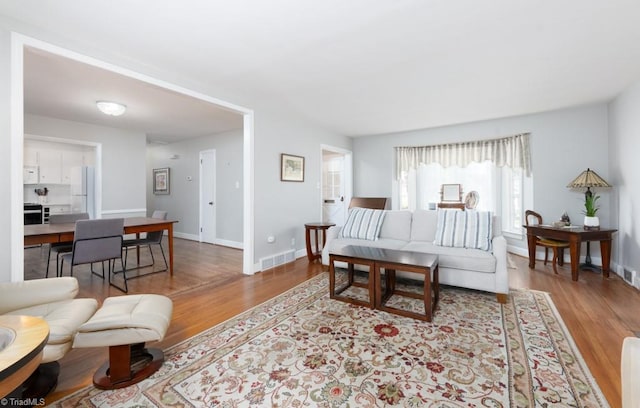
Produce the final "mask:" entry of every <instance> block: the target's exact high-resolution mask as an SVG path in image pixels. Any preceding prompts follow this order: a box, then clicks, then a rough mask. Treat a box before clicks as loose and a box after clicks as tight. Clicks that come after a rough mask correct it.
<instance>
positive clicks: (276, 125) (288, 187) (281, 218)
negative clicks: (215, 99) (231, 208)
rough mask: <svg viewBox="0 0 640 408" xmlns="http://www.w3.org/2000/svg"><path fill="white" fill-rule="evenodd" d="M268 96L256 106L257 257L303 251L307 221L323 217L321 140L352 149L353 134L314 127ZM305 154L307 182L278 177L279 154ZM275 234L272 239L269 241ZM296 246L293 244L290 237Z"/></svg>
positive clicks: (257, 258)
mask: <svg viewBox="0 0 640 408" xmlns="http://www.w3.org/2000/svg"><path fill="white" fill-rule="evenodd" d="M271 105H272V104H270V103H269V101H266V102H265V103H259V104H257V105H255V109H256V139H255V197H256V201H255V206H254V209H255V219H256V225H255V259H256V261H258V260H259V259H260V258H262V257H264V256H266V255H269V254H277V253H281V252H284V251H286V250H289V249H295V250H296V251H297V252H298V255H299V256H300V255H302V254H303V251H304V248H305V244H304V224H305V223H307V222H317V221H320V214H321V205H322V197H321V191H320V178H321V167H322V157H321V145H322V144H327V145H331V146H335V147H340V148H343V149H346V150H351V138H348V137H344V136H339V135H336V134H334V133H332V132H329V131H326V130H323V129H320V128H317V127H314V126H312V125H310V124H309V123H306V122H305V121H303V120H302V119H300V118H296V117H295V116H292V115H289V113H288V110H287V109H284V110H280V111H276V110H275V108H276V107H273V106H271ZM281 153H288V154H293V155H296V156H303V157H304V158H305V176H304V182H303V183H300V182H283V181H280V154H281ZM269 235H273V236H274V237H275V238H276V240H275V242H274V243H272V244H270V243H267V237H268V236H269ZM292 238H293V239H295V245H291V239H292Z"/></svg>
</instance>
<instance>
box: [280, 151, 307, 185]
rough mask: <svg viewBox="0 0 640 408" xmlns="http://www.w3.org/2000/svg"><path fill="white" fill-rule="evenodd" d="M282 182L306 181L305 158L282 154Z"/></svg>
mask: <svg viewBox="0 0 640 408" xmlns="http://www.w3.org/2000/svg"><path fill="white" fill-rule="evenodd" d="M280 180H281V181H304V157H302V156H294V155H291V154H285V153H282V154H281V155H280Z"/></svg>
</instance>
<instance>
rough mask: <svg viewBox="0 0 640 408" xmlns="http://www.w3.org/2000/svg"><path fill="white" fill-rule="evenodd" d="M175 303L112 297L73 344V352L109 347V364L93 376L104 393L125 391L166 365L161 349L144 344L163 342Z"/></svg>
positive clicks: (145, 297)
mask: <svg viewBox="0 0 640 408" xmlns="http://www.w3.org/2000/svg"><path fill="white" fill-rule="evenodd" d="M172 312H173V303H172V302H171V299H169V298H168V297H166V296H161V295H127V296H116V297H110V298H107V299H105V300H104V303H103V304H102V307H101V308H100V309H98V311H97V312H96V313H95V314H94V315H93V317H92V318H91V319H89V321H87V322H86V323H84V324H83V325H82V326H80V328H78V332H77V334H76V336H75V338H74V340H73V347H74V348H85V347H109V361H108V362H106V363H105V364H103V365H102V367H100V368H99V369H98V371H96V373H95V374H94V376H93V384H94V385H95V386H96V387H97V388H101V389H115V388H123V387H127V386H129V385H132V384H135V383H137V382H140V381H142V380H144V379H145V378H147V377H149V376H150V375H151V374H153V373H154V372H156V371H157V370H158V369H159V368H160V367H161V366H162V363H163V361H164V353H163V352H162V350H159V349H147V348H145V342H148V341H160V340H162V339H163V338H164V335H165V333H166V331H167V328H168V327H169V322H170V321H171V313H172Z"/></svg>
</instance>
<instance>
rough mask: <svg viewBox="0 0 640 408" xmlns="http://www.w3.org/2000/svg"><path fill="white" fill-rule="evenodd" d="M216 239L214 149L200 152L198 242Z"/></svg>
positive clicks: (212, 242)
mask: <svg viewBox="0 0 640 408" xmlns="http://www.w3.org/2000/svg"><path fill="white" fill-rule="evenodd" d="M215 241H216V151H215V150H205V151H203V152H200V242H208V243H210V244H215Z"/></svg>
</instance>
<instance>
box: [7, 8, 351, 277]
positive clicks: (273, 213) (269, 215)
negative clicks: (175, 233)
mask: <svg viewBox="0 0 640 408" xmlns="http://www.w3.org/2000/svg"><path fill="white" fill-rule="evenodd" d="M11 27H14V24H13V23H12V22H11V21H2V19H0V52H1V53H2V57H3V58H1V59H0V91H3V92H2V93H1V94H0V108H1V107H4V108H5V109H0V129H1V130H5V131H4V132H2V136H0V166H1V167H0V169H5V170H6V173H5V174H10V173H11V171H10V170H11V167H12V165H13V167H14V168H15V167H16V165H15V163H16V162H17V163H18V167H19V168H22V149H21V148H20V149H19V154H14V155H13V156H12V154H11V152H10V149H9V147H10V134H11V132H10V123H9V121H10V118H11V116H10V109H15V110H17V111H18V112H21V111H22V101H19V102H18V103H15V102H14V103H13V104H12V103H11V101H10V99H9V98H10V92H9V88H10V86H11V85H12V86H16V87H21V86H22V82H21V78H20V77H18V76H16V77H12V76H11V72H10V62H11V60H10V58H9V57H8V53H9V52H10V50H11V48H10V34H9V32H8V30H9V29H10V28H11ZM15 29H18V30H19V31H20V33H21V34H24V35H27V36H30V37H33V38H35V39H37V40H41V41H46V42H49V43H52V44H54V45H57V46H60V47H64V48H66V49H68V50H71V51H73V52H77V53H81V54H84V55H88V56H91V57H93V58H97V59H100V60H102V61H105V62H107V63H109V64H113V65H115V66H117V67H121V68H125V69H129V70H133V71H135V72H138V73H140V74H143V75H148V76H150V77H153V78H156V79H158V80H161V81H166V82H168V83H171V84H174V85H176V86H181V87H184V88H186V89H189V90H192V91H194V92H196V93H201V94H204V95H209V96H211V97H216V98H220V99H221V100H224V101H228V102H230V103H234V104H238V105H240V106H244V107H246V108H248V109H252V110H253V112H254V115H255V126H254V138H255V142H254V149H253V150H254V156H255V161H254V178H255V182H254V184H255V185H254V200H253V203H251V204H252V205H253V207H254V213H255V223H254V224H255V225H254V234H255V245H254V253H253V254H252V255H253V256H252V258H253V262H254V264H256V263H258V261H259V259H260V258H262V257H264V256H268V255H272V254H276V253H279V252H282V251H283V250H284V249H289V248H291V247H292V245H291V238H295V240H296V243H295V245H293V247H294V248H295V249H296V250H298V251H303V248H304V242H303V236H304V223H306V222H310V221H318V218H319V214H320V205H321V199H320V190H319V182H320V162H321V160H320V145H321V144H329V145H332V146H336V147H340V148H344V149H348V150H350V149H351V139H350V138H348V137H345V136H341V135H337V134H336V133H334V132H331V131H329V130H325V129H321V128H319V127H318V126H317V125H316V124H314V123H311V122H309V121H308V120H306V119H305V118H301V117H299V116H297V115H296V112H295V111H294V110H292V109H291V108H290V107H287V106H274V105H273V103H272V101H271V100H270V99H269V98H268V97H264V98H262V99H260V100H257V99H248V98H247V97H246V96H244V95H243V92H242V90H228V89H219V88H216V87H215V86H214V85H211V84H210V83H199V82H194V81H193V80H192V79H190V78H185V77H184V76H182V75H181V74H180V73H175V72H168V71H166V70H164V69H163V67H154V66H150V65H149V64H146V63H145V61H141V60H136V59H133V58H127V57H125V56H122V55H120V54H119V50H118V49H117V47H116V46H114V48H112V49H109V50H107V49H98V48H96V47H95V46H94V45H93V44H87V43H85V42H83V40H82V39H81V38H75V39H72V38H60V37H59V36H57V35H55V34H52V33H48V32H43V31H42V30H40V29H38V28H37V27H28V26H24V25H19V26H15ZM5 91H6V92H5ZM87 126H89V125H87ZM40 130H44V128H40V127H38V128H31V129H29V133H34V134H39V133H42V132H40ZM65 137H69V135H66V136H65ZM135 143H137V142H135ZM133 150H134V152H126V151H125V150H123V149H122V146H120V147H119V148H116V147H115V146H114V149H105V150H103V158H104V160H107V162H106V163H104V165H105V168H108V167H111V165H112V164H113V163H118V164H119V163H126V162H128V161H133V162H135V163H139V165H140V166H141V169H136V172H133V171H132V170H131V169H128V170H125V169H123V168H117V169H114V172H113V174H114V177H115V178H116V179H120V180H122V179H126V178H128V177H130V176H131V175H133V174H135V175H137V174H141V175H142V176H141V177H143V178H144V177H145V174H146V171H145V164H144V162H145V157H146V155H145V154H144V153H139V152H140V150H138V149H137V148H136V149H133ZM280 153H290V154H296V155H300V156H304V157H305V158H306V178H305V182H304V183H283V182H281V181H280ZM115 167H116V166H114V168H115ZM21 173H22V172H20V174H19V175H15V178H16V180H18V177H19V179H20V180H21V178H22V174H21ZM11 176H12V177H14V175H13V174H11ZM135 177H137V176H135ZM0 183H1V184H0V187H6V189H5V191H11V197H7V196H6V195H3V196H2V198H0V214H2V215H0V221H2V220H4V221H5V223H4V225H9V224H10V223H11V220H12V211H13V212H14V213H15V214H13V215H16V214H19V213H21V209H22V206H21V201H22V187H21V183H10V182H9V180H8V178H2V181H1V182H0ZM14 184H15V186H14ZM135 184H136V185H135V186H134V187H132V188H131V189H128V188H127V190H126V191H122V188H121V189H120V190H118V189H114V190H110V189H109V190H107V187H106V186H103V188H104V191H103V195H104V197H105V201H104V206H103V209H104V210H108V209H112V208H122V207H125V206H126V207H130V206H139V205H140V203H144V200H145V196H146V193H145V189H144V188H143V186H144V185H145V183H144V181H139V182H138V181H136V182H135ZM13 190H15V192H14V191H13ZM18 194H19V196H17V195H18ZM139 194H141V196H140V195H139ZM129 195H131V196H129ZM109 196H111V197H113V200H115V201H107V197H109ZM121 200H124V202H123V201H121ZM13 218H15V217H13ZM13 224H15V226H14V227H13V228H14V231H13V232H12V231H9V230H7V229H4V230H3V232H0V243H4V244H6V245H1V246H0V259H2V261H0V262H2V264H0V266H4V268H3V269H0V281H5V280H10V279H12V273H11V270H10V269H11V265H13V266H14V267H15V268H16V269H17V268H21V263H22V256H21V255H16V256H14V258H15V259H13V260H12V255H11V252H12V251H13V253H14V254H15V253H17V252H18V251H21V248H22V246H23V245H22V232H23V231H22V226H21V224H22V221H21V220H18V221H16V222H14V223H13ZM267 235H273V236H275V237H276V242H275V243H274V244H268V243H267V242H266V237H267ZM18 237H19V238H18ZM9 248H13V249H12V250H10V249H9ZM13 276H14V277H15V276H18V274H17V273H14V274H13Z"/></svg>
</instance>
